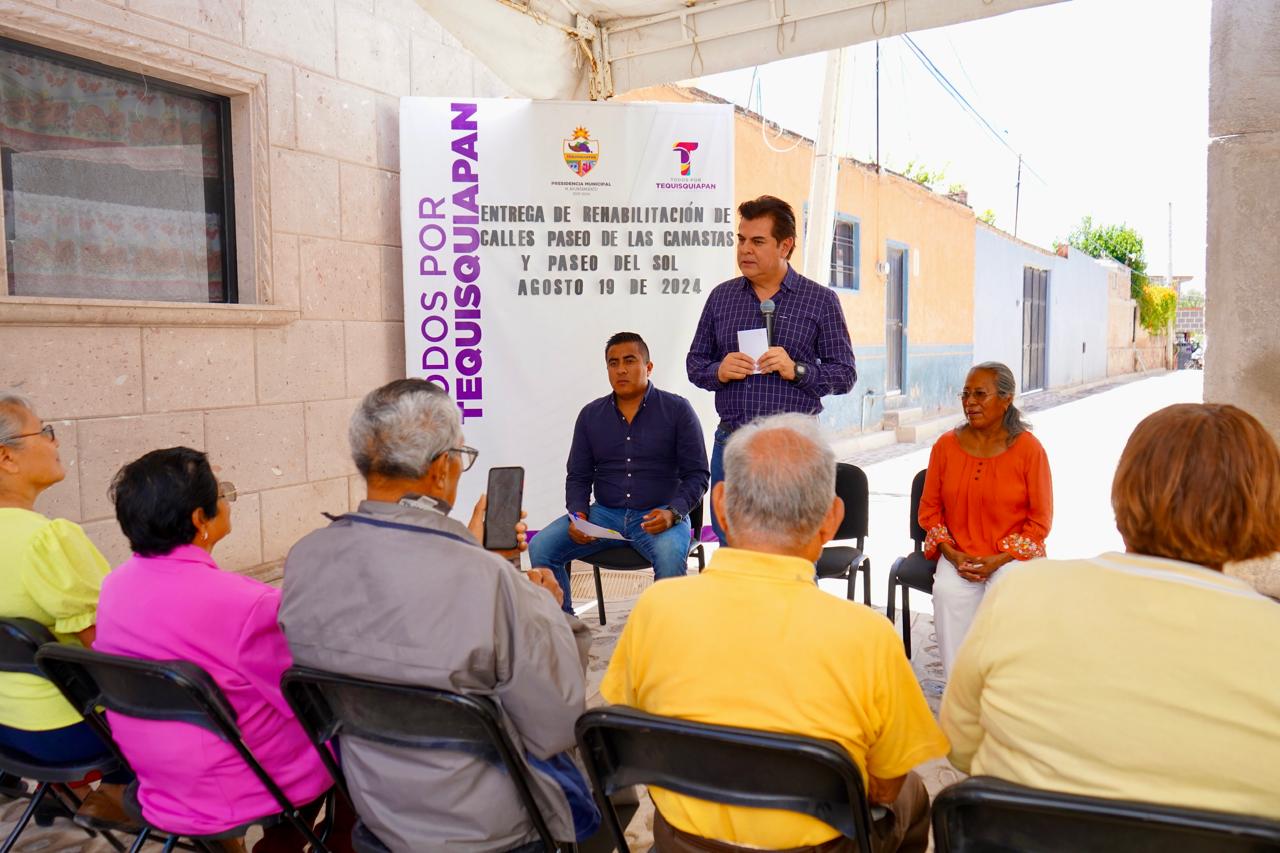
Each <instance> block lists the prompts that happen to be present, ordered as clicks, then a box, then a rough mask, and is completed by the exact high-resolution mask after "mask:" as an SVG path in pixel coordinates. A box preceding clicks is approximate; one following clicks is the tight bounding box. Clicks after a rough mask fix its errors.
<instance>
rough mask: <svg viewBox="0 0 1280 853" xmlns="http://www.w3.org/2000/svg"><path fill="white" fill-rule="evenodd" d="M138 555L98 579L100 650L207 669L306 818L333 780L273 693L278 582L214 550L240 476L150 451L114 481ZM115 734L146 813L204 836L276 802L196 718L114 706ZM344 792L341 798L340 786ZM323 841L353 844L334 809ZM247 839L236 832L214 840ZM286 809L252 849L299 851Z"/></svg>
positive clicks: (187, 456)
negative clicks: (220, 475)
mask: <svg viewBox="0 0 1280 853" xmlns="http://www.w3.org/2000/svg"><path fill="white" fill-rule="evenodd" d="M111 498H112V500H113V501H114V502H115V507H116V518H117V520H119V522H120V527H121V529H122V530H123V531H124V534H125V536H126V537H127V538H128V539H129V544H130V546H131V547H132V548H133V551H134V554H133V557H132V558H130V559H129V560H127V561H125V562H124V563H123V564H121V565H120V566H119V567H118V568H116V570H115V571H113V572H112V573H111V574H110V575H109V576H108V577H107V579H106V581H105V582H104V583H103V585H102V596H101V599H100V601H99V603H98V635H97V640H96V642H95V644H94V649H95V650H96V651H101V652H107V653H109V654H117V655H127V656H129V657H136V658H143V659H147V660H185V661H189V662H191V663H194V664H196V665H198V666H200V667H201V668H203V669H204V670H205V671H206V672H208V673H209V675H211V676H212V677H213V679H214V681H216V682H217V683H218V686H219V687H221V688H222V691H223V693H224V694H225V695H226V697H227V699H228V700H229V701H230V702H231V705H232V707H233V708H234V709H235V711H236V718H237V721H238V723H239V726H240V729H241V731H242V732H243V734H244V739H245V742H246V743H247V744H248V746H249V748H250V750H252V751H253V753H254V755H256V756H257V758H258V760H259V761H261V762H262V765H263V767H264V768H265V769H266V771H267V773H269V774H270V775H271V777H272V778H273V779H274V780H275V781H276V783H277V784H279V786H280V787H281V789H283V790H284V792H285V794H286V795H287V796H288V797H289V801H290V802H291V803H293V804H294V805H295V806H301V807H302V811H303V813H304V815H305V816H306V817H307V819H314V817H315V815H316V813H317V812H318V810H319V808H320V805H321V802H322V799H323V797H324V794H325V793H326V792H327V791H328V790H329V788H330V787H332V785H333V781H332V780H331V779H330V778H329V775H328V773H327V772H326V771H325V768H324V765H323V764H322V763H321V762H320V759H319V756H317V755H316V752H315V750H314V749H313V748H312V746H311V743H310V741H309V740H308V739H307V737H306V735H305V734H304V732H303V730H302V727H301V725H300V724H299V723H298V721H297V718H295V717H294V715H293V712H292V711H291V710H290V709H289V706H288V704H287V703H286V702H285V700H284V696H283V695H282V694H281V692H280V676H281V675H282V674H283V673H284V671H285V670H286V669H288V668H289V667H290V666H291V665H292V663H293V658H292V655H290V653H289V646H288V644H287V643H286V642H285V638H284V634H283V633H282V632H281V631H280V627H279V625H278V624H277V623H276V614H277V611H278V610H279V609H280V591H279V590H277V589H275V588H274V587H270V586H268V585H267V584H264V583H262V582H260V581H256V580H254V579H252V578H248V577H244V576H243V575H238V574H234V573H231V572H224V571H221V570H220V569H219V568H218V564H217V563H216V562H215V561H214V559H213V554H212V551H213V549H214V547H215V546H216V545H217V544H218V543H219V542H221V541H222V540H223V539H224V538H225V537H226V536H227V534H229V533H230V532H231V504H232V502H233V501H235V499H236V491H235V487H234V486H232V485H231V484H230V483H219V482H218V481H217V479H216V478H215V477H214V474H213V469H212V468H211V467H210V466H209V460H208V458H207V457H206V456H205V454H203V453H201V452H200V451H198V450H192V449H191V448H188V447H171V448H168V449H166V450H154V451H152V452H150V453H148V454H146V455H145V456H143V457H141V458H140V459H137V460H135V461H133V462H130V463H129V464H128V465H126V466H124V468H122V469H120V472H119V473H118V474H116V477H115V480H114V481H113V482H112V484H111ZM110 722H111V730H112V735H113V737H114V738H115V740H116V743H117V744H118V745H119V746H120V749H121V751H122V752H123V753H124V754H125V757H126V758H127V759H128V760H129V764H130V765H131V766H132V767H133V770H134V772H135V773H137V774H138V802H139V803H140V804H141V806H142V813H143V816H144V817H145V818H146V819H147V821H148V822H150V823H153V824H155V825H156V826H159V827H162V828H164V829H166V830H171V831H175V832H181V833H191V834H197V835H212V834H216V833H222V832H225V831H227V830H229V829H231V828H233V827H238V826H241V825H242V824H246V823H249V822H251V821H255V820H258V819H260V818H263V817H266V816H268V815H274V814H277V813H278V812H279V811H280V807H279V805H278V804H277V802H276V800H275V799H274V798H273V797H272V796H271V795H270V793H268V791H267V790H266V789H265V788H264V787H263V786H262V783H261V782H260V781H259V780H258V778H257V777H256V776H255V775H254V774H253V772H252V771H251V770H250V769H249V767H248V766H247V765H246V764H245V763H244V761H243V760H242V759H241V758H240V756H239V754H238V753H237V752H236V750H235V748H234V747H232V746H231V744H229V743H227V742H225V741H223V740H221V739H220V738H219V737H218V736H217V735H215V734H213V733H212V732H209V731H206V730H204V729H201V728H198V727H196V726H190V725H186V724H182V723H170V722H156V721H149V720H141V719H137V718H133V717H126V716H122V715H119V714H111V715H110ZM337 799H338V801H339V802H340V803H341V801H342V798H341V797H338V798H337ZM339 811H340V812H345V813H344V814H339V818H340V820H339V825H338V826H337V827H335V831H334V834H333V836H332V837H331V838H330V841H329V842H328V846H329V848H330V849H331V850H335V851H340V850H349V849H350V827H351V816H350V812H349V810H343V809H340V810H339ZM222 844H223V847H224V849H227V850H235V851H241V850H244V842H243V840H242V839H239V838H236V839H232V840H230V841H226V842H222ZM304 846H305V840H304V839H303V838H302V836H301V835H300V834H299V833H298V832H297V830H296V829H294V828H293V827H292V825H291V824H289V823H288V822H282V823H278V824H276V825H274V826H271V827H268V828H267V829H266V830H265V832H264V835H263V838H262V840H261V841H260V842H258V843H257V844H256V845H254V848H253V849H254V851H255V853H267V851H271V853H274V852H275V851H301V850H303V849H304Z"/></svg>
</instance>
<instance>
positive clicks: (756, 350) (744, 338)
mask: <svg viewBox="0 0 1280 853" xmlns="http://www.w3.org/2000/svg"><path fill="white" fill-rule="evenodd" d="M767 349H769V332H768V331H767V330H765V329H742V330H741V331H739V332H738V352H740V353H743V354H744V355H748V356H750V357H751V360H752V361H755V362H758V361H760V357H761V356H762V355H764V353H765V350H767ZM751 372H752V373H759V372H760V366H759V365H758V364H757V365H756V369H755V370H753V371H751Z"/></svg>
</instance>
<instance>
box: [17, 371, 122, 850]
mask: <svg viewBox="0 0 1280 853" xmlns="http://www.w3.org/2000/svg"><path fill="white" fill-rule="evenodd" d="M64 476H65V472H64V471H63V468H62V460H61V459H60V458H59V455H58V440H57V437H56V435H55V434H54V429H53V426H52V425H50V424H45V423H43V422H42V421H41V420H40V418H39V417H38V416H37V415H36V412H35V409H34V408H33V406H32V404H31V401H30V400H28V399H27V398H26V397H25V396H23V395H22V394H19V393H17V392H16V391H4V390H0V617H3V618H8V619H19V618H20V619H32V620H34V621H36V622H39V623H40V624H41V625H44V626H45V627H46V628H48V629H49V630H50V631H51V632H52V633H53V635H54V636H55V637H56V638H57V639H58V641H59V642H63V643H73V644H79V645H84V646H91V645H93V640H94V630H95V625H96V622H97V618H98V592H99V589H100V588H101V586H102V580H103V578H105V577H106V576H107V572H108V571H110V568H111V567H110V566H109V565H108V563H107V561H106V558H104V557H103V556H102V554H101V553H100V552H99V551H98V549H97V548H96V547H94V545H93V543H92V542H90V541H89V538H88V537H87V536H85V533H84V530H82V529H81V528H80V525H78V524H75V523H74V522H71V521H68V520H66V519H64V518H56V519H51V518H47V517H46V516H44V515H42V514H41V513H39V512H37V511H36V509H35V505H36V500H37V499H38V498H39V497H40V495H41V493H43V492H44V491H45V490H46V489H48V488H49V487H50V486H53V485H55V484H57V483H60V482H61V481H62V479H63V477H64ZM0 745H3V746H5V747H7V748H9V749H13V750H17V751H19V752H23V753H26V754H27V755H29V756H31V757H32V758H34V759H36V760H37V761H40V762H48V763H62V762H73V761H84V760H89V759H93V758H97V757H99V756H104V755H107V754H108V752H109V750H108V749H107V747H106V745H105V744H103V743H102V741H101V740H99V739H98V736H97V735H96V734H94V732H93V730H92V729H91V728H90V727H89V724H88V723H86V722H85V721H84V718H83V717H82V716H80V712H78V711H77V710H76V709H75V708H73V707H71V705H70V704H68V703H67V701H66V699H64V698H63V697H62V694H61V693H60V692H59V691H58V688H56V687H54V686H53V684H51V683H50V682H48V681H46V680H44V679H43V678H37V677H36V676H33V675H21V674H15V673H0ZM132 778H133V777H132V775H130V774H129V773H128V772H127V771H123V772H117V773H114V774H111V775H110V776H108V777H107V778H105V779H104V780H103V784H102V785H100V786H99V789H98V790H96V791H93V792H91V793H89V794H88V795H87V796H86V797H85V800H84V802H83V803H82V804H81V807H80V810H79V813H80V814H81V815H82V816H83V817H84V818H87V819H89V820H91V821H94V822H97V823H99V824H101V825H113V826H121V825H125V824H127V822H128V819H127V817H126V815H125V812H124V809H123V808H122V807H121V805H120V802H121V798H122V795H123V793H124V785H125V784H126V783H128V782H129V781H130V780H131V779H132ZM4 782H5V783H6V788H14V787H16V780H13V779H12V778H11V777H6V778H5V780H4Z"/></svg>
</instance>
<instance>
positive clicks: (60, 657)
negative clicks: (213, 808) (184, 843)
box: [36, 645, 333, 853]
mask: <svg viewBox="0 0 1280 853" xmlns="http://www.w3.org/2000/svg"><path fill="white" fill-rule="evenodd" d="M36 662H37V663H38V664H39V665H40V668H41V669H42V670H43V671H44V673H45V675H46V676H47V677H48V678H49V679H50V680H51V681H52V682H53V683H54V684H56V685H58V688H59V689H60V690H62V693H63V695H64V696H66V697H67V700H68V701H70V702H71V704H72V705H73V706H75V707H76V709H77V710H79V711H80V713H82V714H84V716H85V718H86V719H87V720H89V721H90V723H91V724H93V725H94V726H95V728H97V729H99V731H100V732H101V733H103V736H104V739H106V740H109V739H110V728H109V727H108V724H107V721H106V714H105V712H106V711H112V712H114V713H117V714H121V715H123V716H127V717H136V718H138V719H142V720H165V721H173V722H183V723H189V724H191V725H194V726H199V727H200V728H202V729H205V730H206V731H209V732H212V733H213V734H215V735H217V736H218V737H220V738H222V739H223V740H225V741H226V742H227V743H229V744H231V745H232V746H233V747H235V750H236V752H238V753H239V754H240V757H241V758H242V759H243V760H244V762H245V764H247V765H248V766H249V769H250V770H251V771H252V772H253V774H254V775H255V776H257V777H258V781H260V782H261V783H262V785H263V787H265V788H266V789H267V790H268V791H269V792H270V793H271V796H272V797H273V798H274V799H275V801H276V803H277V804H278V805H279V806H280V809H281V811H280V813H278V814H271V815H264V816H263V817H261V818H259V819H256V820H252V821H249V822H247V823H244V824H242V825H240V826H237V827H234V828H231V829H228V830H226V831H225V832H220V833H217V834H213V835H199V836H197V835H190V834H188V833H180V832H174V831H171V830H169V829H166V828H165V827H162V826H155V825H154V824H149V825H147V826H144V828H143V831H142V832H141V833H140V834H139V835H138V840H137V841H136V842H135V843H134V845H133V847H132V848H131V850H132V851H137V850H140V849H141V848H142V844H143V842H145V841H146V839H147V838H148V836H149V835H150V830H151V829H152V828H155V829H157V830H159V831H161V832H164V833H167V834H168V835H169V838H168V839H167V840H166V841H165V844H164V848H163V849H164V851H165V853H168V851H170V850H172V849H173V847H174V846H175V845H176V844H177V843H178V840H179V839H180V838H183V837H185V838H189V839H191V840H192V841H194V842H196V844H197V846H207V845H205V844H204V842H208V841H217V840H222V839H228V838H238V837H240V836H242V835H244V834H245V832H247V831H248V829H249V827H251V826H254V825H267V826H269V825H273V824H274V823H276V822H278V821H279V820H287V821H289V822H290V823H291V824H293V826H294V827H295V828H296V829H297V830H298V831H299V832H301V833H302V835H303V837H304V838H305V839H306V840H307V842H308V843H309V844H310V845H311V849H312V851H317V853H328V848H326V847H325V846H324V843H323V841H321V839H320V838H318V837H317V836H316V834H315V833H314V832H313V831H312V829H311V826H310V824H309V823H308V821H307V820H306V819H305V818H304V817H303V816H302V813H301V812H300V811H299V810H298V808H297V807H296V806H294V804H293V803H291V802H290V801H289V798H288V797H287V796H286V795H285V793H284V791H282V790H280V786H279V785H277V784H276V783H275V780H273V779H272V778H271V775H270V774H269V773H267V771H266V770H265V769H263V767H262V764H261V763H260V762H259V761H258V759H257V758H256V757H255V756H254V754H253V751H252V750H250V749H249V746H248V744H246V743H245V742H244V736H243V735H242V734H241V732H240V728H239V726H238V725H236V712H235V709H234V708H233V707H232V706H231V703H230V702H228V701H227V698H226V696H225V695H223V693H222V690H221V688H219V687H218V685H217V682H215V681H214V680H213V678H212V676H210V675H209V673H207V672H205V671H204V670H203V669H201V668H200V667H198V666H196V665H195V664H193V663H190V662H187V661H150V660H139V659H137V658H130V657H123V656H121V655H108V654H103V653H102V652H94V651H90V650H88V649H81V648H76V647H73V646H61V645H46V646H42V647H41V649H40V651H39V652H37V654H36ZM116 748H117V750H118V747H116ZM178 758H179V760H180V757H178ZM137 787H138V783H137V782H135V783H133V784H132V785H130V786H129V789H128V791H127V792H126V794H125V809H126V811H130V812H133V816H134V817H136V818H137V819H138V820H139V822H142V821H144V820H145V818H143V816H142V814H141V808H140V807H139V805H138V802H137ZM327 805H328V809H327V813H328V815H332V814H333V808H332V801H330V802H329V803H328V804H327Z"/></svg>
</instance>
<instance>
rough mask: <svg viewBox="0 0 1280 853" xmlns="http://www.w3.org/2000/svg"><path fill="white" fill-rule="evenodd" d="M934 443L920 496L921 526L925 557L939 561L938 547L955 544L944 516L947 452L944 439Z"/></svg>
mask: <svg viewBox="0 0 1280 853" xmlns="http://www.w3.org/2000/svg"><path fill="white" fill-rule="evenodd" d="M944 438H945V435H944V436H943V437H942V438H939V439H938V440H937V441H936V442H934V445H933V450H931V451H929V467H928V469H927V470H926V472H925V475H924V491H923V492H922V493H921V494H920V513H919V516H918V518H919V521H920V526H921V527H923V528H924V533H925V538H924V556H925V558H926V559H929V560H936V559H938V554H939V553H940V552H939V550H938V546H940V545H942V544H943V543H944V542H950V543H951V544H953V545H954V544H955V540H954V539H952V538H951V531H949V530H947V521H946V518H944V517H943V514H942V478H943V477H945V476H946V457H947V454H946V451H945V450H944V449H943V447H942V444H943V439H944Z"/></svg>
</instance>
